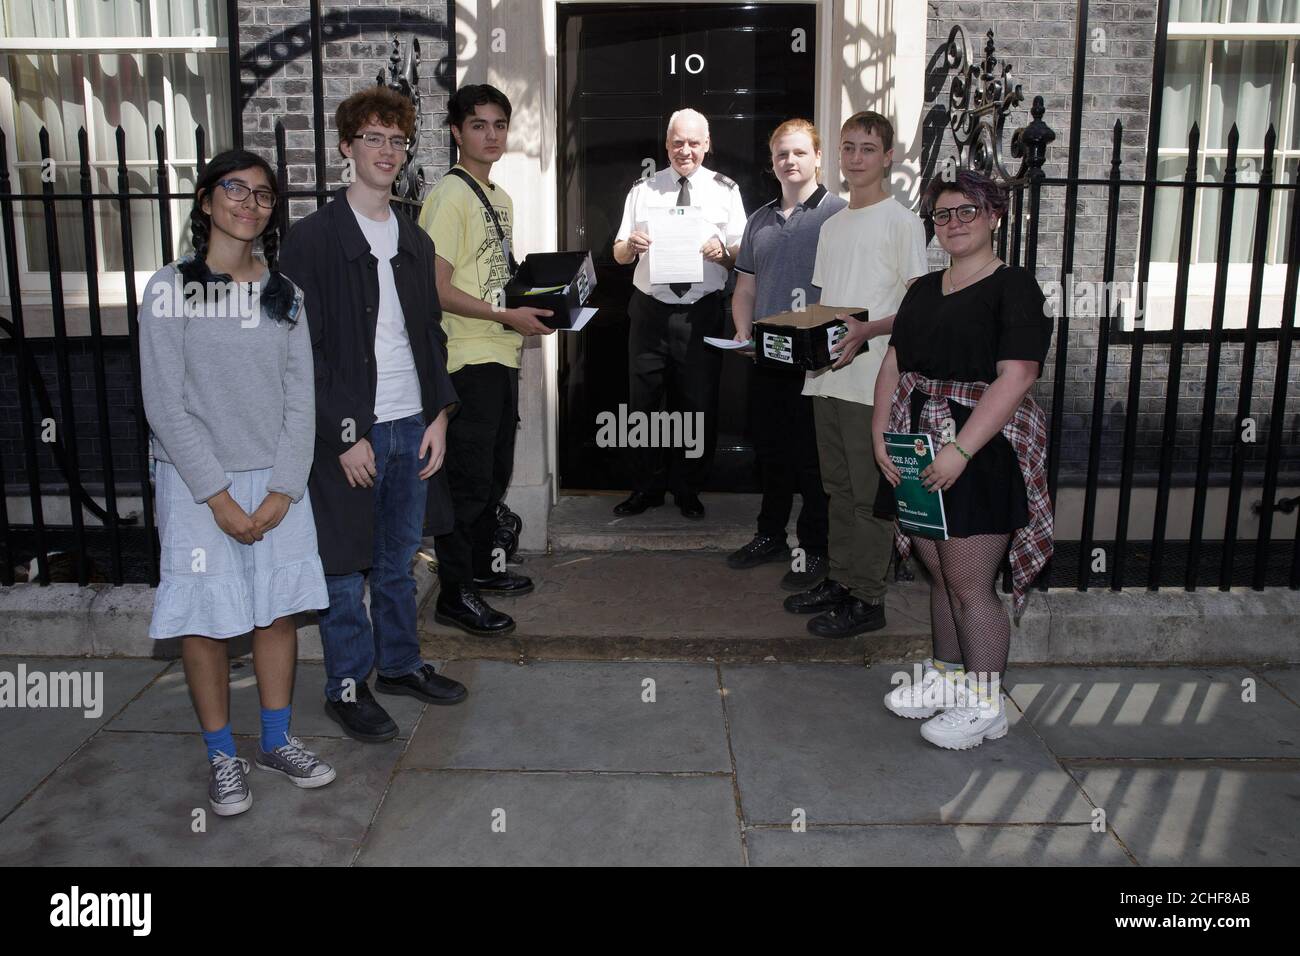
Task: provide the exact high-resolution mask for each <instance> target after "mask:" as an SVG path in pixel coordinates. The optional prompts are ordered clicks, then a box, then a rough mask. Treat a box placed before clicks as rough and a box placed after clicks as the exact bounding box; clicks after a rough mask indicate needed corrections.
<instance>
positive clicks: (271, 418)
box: [140, 150, 335, 816]
mask: <svg viewBox="0 0 1300 956" xmlns="http://www.w3.org/2000/svg"><path fill="white" fill-rule="evenodd" d="M274 182H275V178H274V176H273V175H272V172H271V167H270V166H269V165H268V164H267V163H266V161H265V160H263V159H262V158H261V157H259V156H257V155H255V154H253V153H249V152H246V151H244V150H230V151H227V152H224V153H221V154H219V155H217V156H214V157H213V158H212V161H211V162H210V163H209V164H208V166H207V167H206V169H205V170H204V172H203V176H202V177H201V178H200V180H199V182H198V186H197V189H196V192H195V201H194V209H193V211H192V212H191V214H190V229H191V233H192V235H193V240H194V254H193V255H191V256H188V257H186V258H184V259H182V260H180V261H179V262H176V263H173V264H171V265H168V266H166V267H164V268H163V269H161V270H159V271H158V272H157V273H156V274H155V275H154V276H153V278H152V279H151V280H150V281H149V284H148V286H147V287H146V289H145V295H144V299H143V301H142V302H141V306H140V374H141V389H142V391H143V394H144V407H145V414H146V415H147V416H148V419H149V426H150V429H151V431H152V433H153V442H152V446H153V454H154V458H155V459H156V461H157V471H156V481H155V484H156V487H155V495H156V498H155V501H156V509H157V516H158V537H159V541H160V544H161V546H162V553H161V562H160V567H161V578H160V581H159V584H158V592H157V595H156V597H155V599H154V611H153V621H152V623H151V625H150V629H149V634H150V636H151V637H154V638H159V639H162V638H173V637H179V638H181V639H182V645H181V647H182V658H183V660H184V664H185V677H186V680H187V681H188V683H189V688H190V693H191V695H192V697H193V699H194V707H195V710H196V711H197V713H198V718H199V723H200V726H201V727H202V730H203V737H204V740H205V742H206V743H207V747H208V760H209V764H210V767H211V771H210V779H209V786H208V799H209V802H210V803H211V805H212V808H213V810H214V811H215V812H216V813H217V814H218V815H220V816H231V815H233V814H236V813H243V812H244V811H245V810H247V809H248V808H249V807H251V806H252V803H253V794H252V791H251V789H250V788H249V786H248V781H247V777H246V774H247V771H248V769H249V765H248V761H246V760H243V759H240V758H239V757H237V756H236V754H235V743H234V738H233V736H232V734H231V728H230V706H229V696H230V694H229V662H228V658H227V645H226V640H227V639H228V638H231V637H236V636H238V635H242V634H246V633H248V632H249V631H252V632H253V667H254V670H255V672H256V674H257V685H258V693H259V695H260V697H261V704H262V740H261V746H260V747H259V748H258V752H257V754H256V755H255V760H254V762H255V763H256V764H257V766H259V767H261V768H263V769H266V770H269V771H272V772H275V773H278V774H280V775H282V776H285V777H287V778H288V779H289V780H290V781H292V782H293V783H294V784H296V785H297V786H299V787H320V786H324V785H325V784H327V783H329V782H330V781H332V780H333V779H334V776H335V774H334V769H333V768H332V767H330V766H329V765H328V764H326V763H324V762H323V761H321V760H320V759H318V758H317V757H316V756H315V755H314V754H312V753H310V752H309V751H307V750H306V749H305V748H304V747H303V746H302V743H301V741H299V740H298V738H296V737H292V736H290V735H289V718H290V698H291V696H292V691H293V675H294V664H295V661H296V659H297V629H296V627H295V624H294V618H293V615H294V614H295V613H297V612H299V611H305V610H314V609H320V608H323V607H325V606H327V605H328V603H329V599H328V597H327V592H326V589H325V576H324V572H323V570H322V567H321V561H320V556H319V554H318V552H317V547H316V528H315V523H314V521H313V519H312V512H311V502H310V501H309V500H308V496H307V473H308V471H309V470H310V469H311V462H312V452H313V443H314V432H315V384H314V372H313V367H312V354H311V341H310V338H309V333H308V330H307V320H306V316H305V313H304V306H303V297H302V293H301V292H300V291H299V290H298V289H297V288H296V287H295V286H294V284H293V283H292V282H290V281H289V280H288V279H287V278H285V277H284V276H283V275H281V274H280V273H278V272H276V271H275V253H276V249H277V247H278V245H279V232H278V225H277V221H276V219H275V216H274V210H275V204H276V195H275V188H274ZM259 237H260V239H261V243H262V250H263V254H264V256H265V262H263V261H262V260H261V259H258V258H256V257H255V256H254V255H253V246H254V243H255V242H256V241H257V240H258V238H259Z"/></svg>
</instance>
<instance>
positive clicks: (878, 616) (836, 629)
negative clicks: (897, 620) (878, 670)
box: [808, 597, 885, 637]
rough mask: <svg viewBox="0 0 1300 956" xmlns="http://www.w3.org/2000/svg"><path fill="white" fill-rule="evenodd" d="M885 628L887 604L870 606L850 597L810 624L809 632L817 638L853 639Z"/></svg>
mask: <svg viewBox="0 0 1300 956" xmlns="http://www.w3.org/2000/svg"><path fill="white" fill-rule="evenodd" d="M884 626H885V602H884V601H880V602H877V603H875V604H870V603H868V602H866V601H864V600H862V598H856V597H850V598H849V599H848V600H846V601H842V602H840V604H839V605H838V606H837V607H835V608H834V609H832V610H830V611H827V612H826V613H825V614H818V615H817V616H816V617H815V618H813V619H812V620H811V621H809V622H808V632H809V633H810V634H815V635H816V636H817V637H853V636H855V635H857V634H865V633H867V631H878V630H880V629H881V628H882V627H884Z"/></svg>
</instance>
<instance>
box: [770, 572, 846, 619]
mask: <svg viewBox="0 0 1300 956" xmlns="http://www.w3.org/2000/svg"><path fill="white" fill-rule="evenodd" d="M848 596H849V589H848V588H846V587H845V586H844V585H842V584H840V582H838V581H832V580H831V579H830V578H827V579H826V580H825V581H823V582H822V583H821V584H819V585H817V586H816V587H815V588H813V589H812V590H810V591H803V592H801V593H799V594H791V595H790V596H789V597H788V598H786V599H785V603H784V605H783V606H784V607H785V609H786V610H787V611H789V612H790V613H791V614H817V613H820V612H821V611H829V610H831V609H832V608H834V607H836V606H837V605H838V604H839V603H840V602H841V601H843V600H845V599H846V598H847V597H848Z"/></svg>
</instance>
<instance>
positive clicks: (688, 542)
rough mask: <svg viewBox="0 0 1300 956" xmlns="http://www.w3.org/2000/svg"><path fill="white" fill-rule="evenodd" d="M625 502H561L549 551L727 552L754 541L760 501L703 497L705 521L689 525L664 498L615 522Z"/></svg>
mask: <svg viewBox="0 0 1300 956" xmlns="http://www.w3.org/2000/svg"><path fill="white" fill-rule="evenodd" d="M625 497H627V495H626V493H623V492H619V493H609V494H605V493H593V494H588V495H563V496H561V497H560V500H559V501H558V502H557V503H556V505H555V508H554V509H552V511H551V517H550V520H549V523H548V530H549V535H550V544H551V550H552V551H554V552H557V553H566V552H587V551H726V552H731V551H734V550H736V549H737V548H739V547H740V546H741V545H743V544H745V543H747V542H748V541H749V539H750V538H752V537H753V536H754V533H755V524H754V523H755V520H756V519H757V517H758V509H759V505H760V503H761V500H762V496H761V495H739V494H704V495H701V496H700V500H701V501H702V502H704V512H705V513H704V517H703V518H699V519H693V518H683V517H682V514H681V512H680V511H679V510H678V509H677V506H676V505H675V504H674V503H673V497H672V495H669V496H668V497H667V499H666V500H665V502H664V504H663V505H662V506H660V507H658V508H651V509H650V510H649V511H646V512H644V513H642V514H639V515H634V516H632V517H630V518H620V517H618V516H616V515H615V514H614V510H613V509H614V506H615V505H616V504H618V503H619V502H620V501H622V500H623V499H624V498H625ZM797 514H798V510H797V506H796V511H795V515H797ZM791 527H792V528H793V520H792V521H791ZM794 543H795V542H794V541H793V540H792V541H791V544H794Z"/></svg>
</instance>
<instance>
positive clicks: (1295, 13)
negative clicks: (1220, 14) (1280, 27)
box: [1229, 0, 1300, 23]
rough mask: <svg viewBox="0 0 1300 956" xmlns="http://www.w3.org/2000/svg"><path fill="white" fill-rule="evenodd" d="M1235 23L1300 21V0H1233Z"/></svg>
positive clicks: (1231, 18) (1232, 17) (1232, 19)
mask: <svg viewBox="0 0 1300 956" xmlns="http://www.w3.org/2000/svg"><path fill="white" fill-rule="evenodd" d="M1229 19H1230V20H1231V21H1232V22H1233V23H1297V22H1300V0H1232V16H1231V17H1229Z"/></svg>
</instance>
